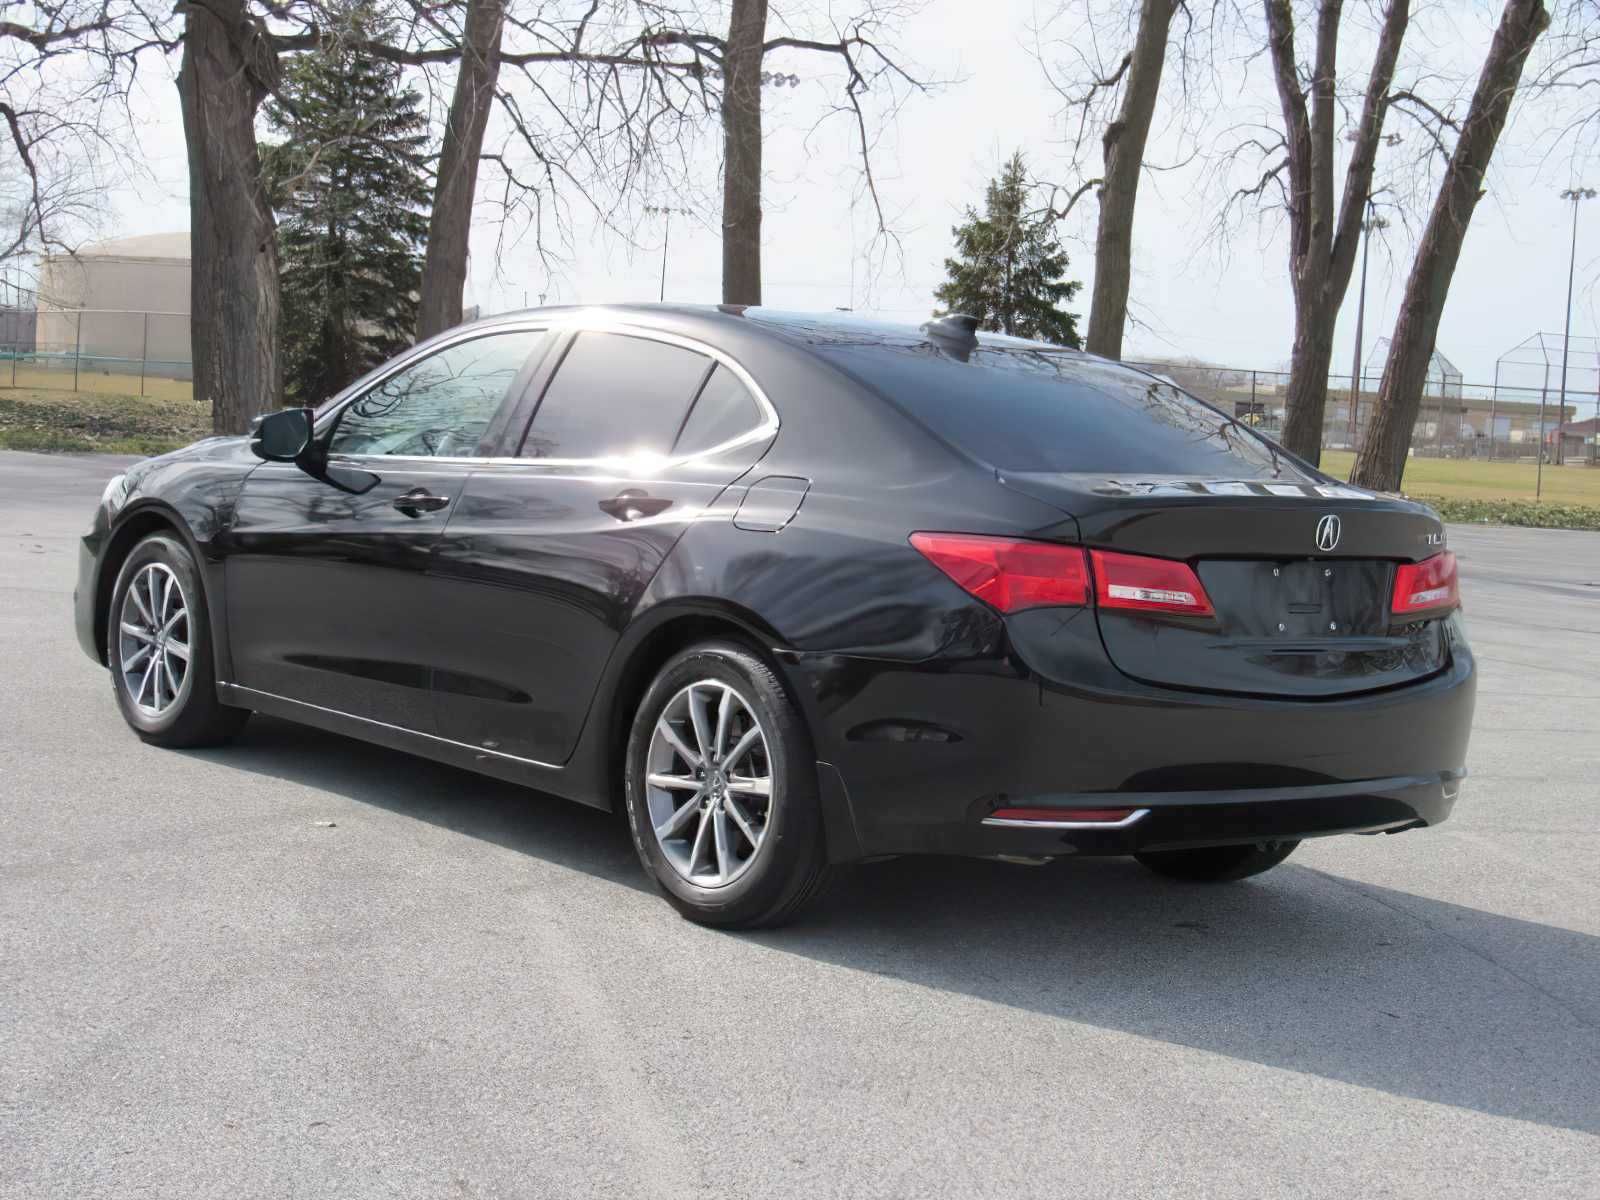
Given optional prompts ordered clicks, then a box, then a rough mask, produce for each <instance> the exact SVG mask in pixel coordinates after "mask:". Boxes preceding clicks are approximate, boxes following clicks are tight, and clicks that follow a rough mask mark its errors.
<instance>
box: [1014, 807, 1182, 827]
mask: <svg viewBox="0 0 1600 1200" xmlns="http://www.w3.org/2000/svg"><path fill="white" fill-rule="evenodd" d="M1149 815H1150V810H1149V809H1148V808H1136V809H1134V810H1133V811H1132V812H1131V813H1129V814H1128V815H1127V816H1125V817H1123V818H1122V820H1120V821H1017V820H1012V819H1011V818H1009V817H985V818H984V819H983V823H984V824H985V825H1003V826H1005V827H1006V828H1007V829H1126V828H1127V827H1128V826H1129V825H1132V824H1133V823H1134V822H1135V821H1142V820H1144V818H1146V817H1148V816H1149Z"/></svg>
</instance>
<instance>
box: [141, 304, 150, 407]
mask: <svg viewBox="0 0 1600 1200" xmlns="http://www.w3.org/2000/svg"><path fill="white" fill-rule="evenodd" d="M149 362H150V314H149V313H145V315H144V345H143V346H142V347H141V348H140V350H139V395H141V396H142V395H144V372H145V367H146V366H148V365H149Z"/></svg>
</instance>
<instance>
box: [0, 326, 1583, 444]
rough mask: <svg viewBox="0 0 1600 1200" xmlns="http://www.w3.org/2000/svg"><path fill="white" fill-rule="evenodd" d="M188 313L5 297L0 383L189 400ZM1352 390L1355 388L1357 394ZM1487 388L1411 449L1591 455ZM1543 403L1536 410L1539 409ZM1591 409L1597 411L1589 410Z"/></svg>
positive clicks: (1244, 400)
mask: <svg viewBox="0 0 1600 1200" xmlns="http://www.w3.org/2000/svg"><path fill="white" fill-rule="evenodd" d="M1134 365H1136V366H1140V367H1142V368H1144V369H1145V370H1148V371H1151V372H1154V373H1155V374H1157V375H1160V376H1163V377H1164V378H1167V379H1170V380H1171V381H1172V382H1173V383H1175V384H1177V385H1178V386H1179V387H1182V388H1184V389H1185V390H1186V391H1190V392H1193V393H1194V394H1195V395H1197V396H1199V397H1201V398H1202V399H1204V400H1206V401H1208V402H1210V403H1211V404H1214V405H1216V406H1217V407H1218V408H1220V409H1222V410H1223V411H1224V412H1226V413H1230V414H1232V415H1234V416H1236V417H1238V418H1239V419H1240V420H1242V421H1245V422H1247V423H1249V424H1250V425H1252V426H1254V427H1255V428H1257V429H1259V430H1261V432H1263V433H1266V434H1268V435H1269V436H1272V437H1277V436H1278V435H1279V434H1280V433H1281V431H1282V429H1283V419H1284V398H1285V395H1286V392H1287V388H1288V383H1289V376H1288V373H1287V372H1284V371H1258V370H1253V369H1249V368H1242V367H1219V366H1212V365H1209V364H1204V363H1181V362H1144V363H1136V364H1134ZM193 378H194V365H193V362H192V361H191V358H190V342H189V316H188V314H187V313H165V312H124V311H117V310H110V309H78V310H59V309H43V308H41V309H34V308H31V307H30V308H20V307H13V308H4V307H0V388H6V387H12V388H57V389H62V390H70V391H87V392H101V393H108V394H116V395H129V396H154V397H158V398H160V397H171V398H175V399H190V398H192V397H193V394H194V387H193ZM1378 379H1379V377H1378V375H1377V374H1375V373H1374V374H1364V375H1363V376H1362V378H1361V386H1360V387H1359V388H1357V389H1352V388H1351V377H1350V376H1349V375H1334V376H1330V377H1329V380H1328V401H1327V407H1326V409H1325V412H1324V417H1323V429H1322V447H1323V449H1324V450H1352V451H1353V450H1356V449H1358V448H1359V447H1360V446H1361V444H1362V441H1363V439H1364V438H1365V437H1366V434H1367V429H1368V426H1369V424H1370V422H1371V419H1372V414H1373V412H1374V410H1375V409H1376V407H1377V399H1378V395H1377V387H1378ZM1352 392H1354V394H1353V395H1352ZM1559 399H1560V394H1559V390H1558V388H1557V387H1554V386H1539V387H1526V386H1521V387H1514V386H1509V385H1507V384H1504V383H1495V384H1492V385H1488V386H1484V385H1481V384H1467V383H1463V382H1461V377H1460V375H1459V374H1458V373H1457V374H1450V373H1442V374H1439V375H1438V376H1437V377H1430V380H1429V383H1428V386H1427V389H1426V392H1425V394H1424V396H1423V400H1422V406H1421V410H1420V411H1419V412H1418V414H1417V423H1416V428H1415V430H1414V431H1413V433H1412V439H1411V452H1412V454H1413V455H1416V456H1418V457H1428V458H1478V459H1496V460H1501V461H1513V462H1514V461H1519V460H1521V461H1527V462H1534V461H1537V456H1538V455H1539V453H1540V446H1541V445H1542V446H1544V448H1545V458H1546V461H1547V462H1548V461H1554V460H1555V459H1556V458H1561V459H1564V460H1565V461H1568V462H1586V463H1589V464H1591V465H1592V464H1594V463H1595V462H1596V458H1597V453H1600V445H1597V441H1600V439H1597V437H1596V431H1597V430H1600V389H1596V390H1595V391H1593V392H1590V393H1587V394H1583V395H1580V394H1578V393H1577V392H1576V391H1575V390H1573V389H1571V388H1569V389H1568V391H1567V396H1566V404H1565V407H1564V408H1563V406H1562V405H1561V404H1560V403H1559ZM1541 410H1542V411H1541ZM1586 418H1592V419H1586Z"/></svg>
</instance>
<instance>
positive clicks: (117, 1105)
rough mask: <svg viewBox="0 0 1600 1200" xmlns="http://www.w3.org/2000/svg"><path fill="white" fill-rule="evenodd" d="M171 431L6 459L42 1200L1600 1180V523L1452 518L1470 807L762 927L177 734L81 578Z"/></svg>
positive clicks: (910, 877)
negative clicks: (172, 744) (126, 464)
mask: <svg viewBox="0 0 1600 1200" xmlns="http://www.w3.org/2000/svg"><path fill="white" fill-rule="evenodd" d="M123 461H126V460H114V459H109V458H90V457H85V458H46V457H42V456H34V455H21V454H9V453H0V505H3V509H0V511H3V512H4V521H3V523H0V525H3V528H0V662H3V664H4V667H3V670H0V1195H4V1196H6V1197H12V1196H15V1197H24V1196H26V1197H44V1196H51V1197H55V1196H59V1197H73V1198H75V1200H76V1198H83V1197H92V1196H117V1197H124V1196H143V1195H150V1196H160V1197H164V1198H165V1197H191V1196H193V1197H201V1196H203V1197H218V1196H229V1197H246V1196H249V1197H256V1196H259V1197H295V1196H307V1197H311V1196H315V1197H331V1196H339V1197H366V1196H405V1197H457V1196H460V1197H485V1196H498V1197H523V1196H526V1197H568V1196H572V1197H581V1196H627V1197H634V1196H638V1197H768V1196H804V1197H808V1198H809V1197H834V1196H838V1197H854V1198H862V1197H902V1196H904V1197H913V1196H960V1197H974V1196H996V1197H1022V1196H1052V1197H1057V1196H1071V1197H1075V1198H1081V1197H1102V1196H1104V1197H1113V1196H1114V1197H1166V1196H1171V1197H1185V1198H1189V1197H1201V1196H1204V1197H1252V1198H1258V1197H1268V1196H1293V1197H1296V1198H1298V1200H1305V1198H1307V1197H1324V1196H1360V1197H1379V1196H1383V1197H1391V1196H1392V1197H1412V1196H1439V1197H1451V1198H1453V1200H1459V1198H1460V1197H1464V1196H1484V1197H1491V1196H1492V1197H1507V1196H1537V1197H1584V1198H1586V1200H1594V1198H1595V1197H1597V1196H1600V786H1597V783H1596V777H1597V775H1600V535H1595V534H1581V533H1566V532H1559V531H1543V530H1510V529H1485V528H1463V527H1452V528H1451V529H1450V542H1451V545H1452V547H1453V548H1454V549H1455V550H1456V551H1457V553H1458V554H1459V555H1460V559H1461V567H1462V591H1463V594H1464V598H1465V603H1466V613H1467V617H1466V619H1467V624H1468V629H1469V632H1470V635H1471V637H1472V640H1473V643H1474V645H1475V647H1476V650H1477V652H1478V655H1479V660H1480V664H1481V672H1482V674H1481V684H1480V691H1479V700H1478V713H1477V721H1476V729H1475V733H1474V740H1473V745H1472V752H1471V756H1470V759H1469V766H1470V768H1471V771H1472V776H1471V778H1470V779H1469V780H1468V781H1467V784H1466V787H1465V790H1464V792H1463V796H1462V799H1461V802H1460V803H1459V804H1458V806H1457V808H1456V814H1455V816H1454V817H1453V818H1452V819H1451V820H1450V821H1449V822H1448V823H1446V824H1445V825H1443V826H1442V827H1440V828H1437V829H1433V830H1424V831H1420V832H1413V833H1407V834H1404V835H1400V836H1394V837H1367V838H1358V837H1346V838H1333V839H1324V840H1321V841H1316V842H1309V843H1306V844H1305V845H1303V846H1302V847H1301V848H1300V850H1299V851H1298V852H1297V853H1296V854H1295V856H1294V857H1293V858H1291V859H1290V860H1289V862H1288V863H1287V864H1285V865H1284V866H1283V867H1280V868H1278V869H1276V870H1274V871H1272V872H1270V873H1269V874H1267V875H1265V876H1262V877H1261V878H1259V879H1256V880H1252V881H1248V882H1245V883H1241V884H1236V885H1231V886H1224V887H1217V888H1206V887H1196V886H1185V885H1179V884H1175V883H1170V882H1163V881H1161V880H1159V879H1157V878H1156V877H1155V876H1153V875H1151V874H1150V873H1148V872H1146V871H1145V870H1144V869H1143V868H1141V867H1139V866H1137V865H1136V864H1134V863H1132V862H1131V861H1121V860H1103V861H1084V862H1077V863H1070V862H1063V863H1058V864H1054V865H1051V866H1048V867H1039V868H1029V867H1022V866H1011V865H1006V864H1002V863H995V862H982V861H963V860H954V859H934V860H909V859H908V860H898V861H894V862H887V863H880V864H876V865H870V866H864V867H859V868H853V869H851V870H849V871H848V872H846V873H845V875H844V878H843V879H842V880H841V882H840V883H839V885H838V886H836V887H835V889H834V890H833V891H832V892H831V893H830V895H829V896H828V898H827V900H826V901H825V902H824V903H823V904H821V905H820V906H818V907H817V908H815V909H813V910H810V911H809V912H808V915H807V917H806V919H805V920H804V921H803V923H801V924H799V925H796V926H794V927H792V928H788V929H784V930H780V931H776V932H770V933H761V934H755V935H729V934H724V933H715V932H710V931H707V930H703V929H699V928H697V927H695V926H693V925H690V924H688V923H686V922H684V921H683V920H681V919H680V918H679V917H677V916H676V915H675V914H674V912H673V911H672V910H671V909H670V908H668V907H667V905H666V904H664V903H663V902H661V901H660V900H659V899H658V898H657V897H656V896H655V895H654V893H653V892H652V891H651V890H650V889H649V888H648V887H647V885H646V883H645V880H644V878H643V876H642V874H641V872H640V869H639V865H638V863H637V861H636V860H635V858H634V855H633V852H632V849H631V847H630V845H629V843H628V840H627V837H626V833H625V831H624V829H623V828H622V826H621V824H620V822H619V821H617V820H615V819H613V818H611V817H609V816H607V815H606V814H603V813H599V812H594V811H590V810H587V809H583V808H580V807H578V806H575V805H571V804H568V803H564V802H561V801H557V800H552V799H549V798H546V797H541V796H539V795H536V794H533V793H529V792H525V791H520V790H518V789H516V788H514V787H511V786H508V785H504V784H500V783H497V782H494V781H491V780H487V779H482V778H479V777H476V776H474V775H470V774H466V773H462V772H458V771H455V770H452V769H449V768H445V767H442V766H435V765H433V764H431V763H427V762H424V761H421V760H418V759H414V758H411V757H408V756H406V755H403V754H399V753H394V752H391V751H387V750H381V749H377V748H373V747H369V746H364V745H362V744H360V743H356V742H350V741H345V740H341V739H339V738H335V737H333V736H331V735H328V734H323V733H319V732H316V731H314V730H310V729H304V728H301V727H297V726H294V725H291V724H287V723H284V722H281V721H275V720H268V719H262V718H257V719H255V720H253V721H252V722H251V724H250V725H249V726H248V727H247V728H246V731H245V733H244V734H243V736H242V737H241V738H240V740H239V741H238V743H237V744H235V745H234V746H232V747H229V748H225V749H221V750H210V751H204V752H172V751H163V750H158V749H154V748H151V747H147V746H145V745H143V744H142V743H141V742H139V741H138V740H137V739H136V738H135V737H134V736H133V734H132V733H131V732H129V731H128V730H127V728H126V727H125V726H124V725H123V723H122V721H121V719H120V718H119V716H118V714H117V710H116V708H115V705H114V703H113V700H112V696H111V692H110V687H109V683H108V680H107V677H106V674H105V672H104V671H103V670H101V669H100V668H98V667H96V666H95V665H94V664H93V663H91V662H90V661H89V660H88V659H86V658H85V657H84V656H83V655H82V653H81V652H80V651H79V650H78V648H77V645H76V642H75V641H74V638H73V634H72V627H71V611H70V596H71V590H72V584H73V576H74V570H75V561H76V552H77V551H76V538H77V536H78V535H79V534H80V533H81V532H82V531H83V529H84V528H85V527H86V525H87V521H88V517H89V514H90V511H91V509H92V507H93V504H94V501H95V499H96V497H97V496H98V495H99V493H100V489H101V487H102V485H103V484H104V483H105V481H106V480H107V479H108V478H110V476H111V475H112V474H113V473H114V472H115V471H116V470H118V469H120V465H121V463H122V462H123ZM301 603H303V604H304V606H305V612H306V619H308V620H315V619H316V615H317V605H318V597H316V596H305V597H302V598H301Z"/></svg>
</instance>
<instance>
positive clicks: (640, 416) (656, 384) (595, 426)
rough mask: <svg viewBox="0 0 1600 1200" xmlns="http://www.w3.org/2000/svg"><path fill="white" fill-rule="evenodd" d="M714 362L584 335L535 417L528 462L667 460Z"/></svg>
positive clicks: (679, 350) (635, 340)
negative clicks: (657, 456)
mask: <svg viewBox="0 0 1600 1200" xmlns="http://www.w3.org/2000/svg"><path fill="white" fill-rule="evenodd" d="M711 366H712V360H711V359H709V358H707V357H706V356H705V355H703V354H697V353H695V352H694V351H693V350H685V349H684V348H683V347H681V346H673V345H669V344H668V343H666V342H657V341H652V340H650V339H649V338H641V337H631V336H629V335H627V334H620V333H596V332H584V333H580V334H578V336H577V339H576V340H575V341H574V342H573V344H572V348H571V349H570V350H568V351H567V355H566V357H565V358H564V359H562V360H561V366H560V367H559V368H558V369H557V371H556V374H555V378H554V379H552V380H551V381H550V386H549V387H548V388H546V389H545V393H544V399H542V400H541V401H540V402H539V408H538V410H537V411H536V412H535V413H534V414H533V424H532V425H531V426H530V427H529V429H528V436H527V439H526V440H525V441H524V442H523V444H522V450H521V454H522V456H523V457H525V458H612V457H619V456H623V455H629V454H663V455H664V454H666V453H668V452H669V451H670V450H671V449H672V443H673V441H674V440H675V439H676V437H677V435H678V430H679V429H680V428H682V426H683V422H684V418H685V417H686V416H688V413H689V405H690V403H691V402H692V401H693V400H694V396H695V393H696V392H697V391H699V389H700V384H701V382H702V381H703V380H704V379H705V377H706V374H707V372H708V371H709V370H710V369H711Z"/></svg>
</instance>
